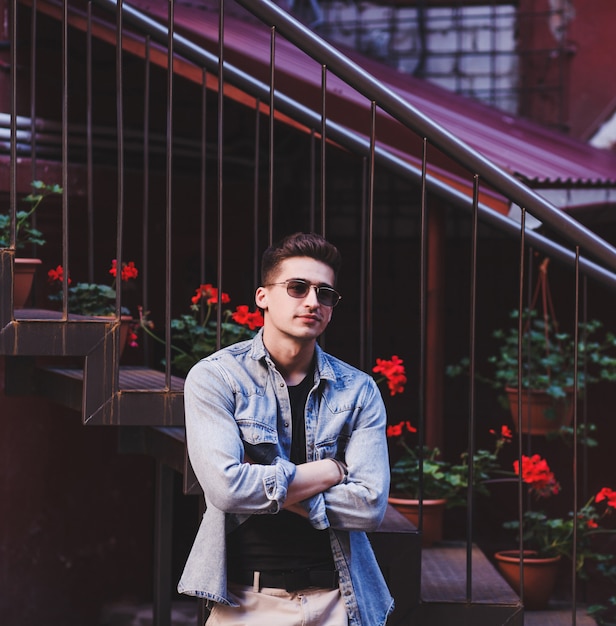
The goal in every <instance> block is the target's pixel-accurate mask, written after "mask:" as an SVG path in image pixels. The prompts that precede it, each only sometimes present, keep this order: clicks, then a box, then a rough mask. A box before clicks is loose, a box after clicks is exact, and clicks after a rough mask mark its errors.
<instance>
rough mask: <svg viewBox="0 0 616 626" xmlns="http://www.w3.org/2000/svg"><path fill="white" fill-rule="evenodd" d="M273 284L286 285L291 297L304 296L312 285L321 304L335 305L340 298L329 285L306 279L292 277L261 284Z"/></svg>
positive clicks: (270, 285)
mask: <svg viewBox="0 0 616 626" xmlns="http://www.w3.org/2000/svg"><path fill="white" fill-rule="evenodd" d="M274 285H286V287H287V293H288V294H289V295H290V296H291V297H292V298H305V297H306V296H307V295H308V292H309V291H310V287H313V288H314V290H315V291H316V293H317V300H318V302H319V304H322V305H323V306H336V305H337V304H338V302H340V300H341V299H342V296H341V295H340V294H339V293H338V292H337V291H336V290H335V289H332V288H331V287H325V286H322V285H313V284H312V283H309V282H308V281H307V280H302V279H301V278H292V279H291V280H285V281H284V282H282V283H270V284H269V285H263V286H264V287H272V286H274Z"/></svg>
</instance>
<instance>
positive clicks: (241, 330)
mask: <svg viewBox="0 0 616 626" xmlns="http://www.w3.org/2000/svg"><path fill="white" fill-rule="evenodd" d="M220 300H221V302H222V304H227V303H229V302H230V301H231V298H230V297H229V294H227V293H224V292H223V293H222V294H221V295H220ZM218 304H219V294H218V288H217V287H214V286H212V285H211V284H209V283H208V284H204V285H200V286H199V287H198V288H197V289H196V290H195V294H194V295H193V297H192V299H191V305H190V312H189V313H183V314H182V315H180V317H178V318H174V319H172V320H171V351H172V357H171V367H172V370H173V372H174V373H175V374H177V375H180V376H185V375H186V374H187V373H188V370H190V368H191V367H192V366H193V365H194V364H195V363H196V362H197V361H199V360H200V359H202V358H204V357H206V356H208V355H210V354H212V353H213V352H214V351H215V350H216V347H217V330H218V317H217V314H216V307H217V306H218ZM139 324H140V326H141V328H142V329H143V331H144V332H145V333H146V334H147V335H148V336H150V337H152V338H153V339H154V340H155V341H157V342H159V343H161V344H163V345H164V343H165V342H164V341H163V339H161V338H160V337H159V336H158V335H157V334H156V333H155V332H154V324H153V323H152V321H151V320H150V319H148V313H147V312H146V311H144V310H143V308H142V307H139ZM261 326H263V315H262V314H261V311H260V310H259V309H257V310H255V311H250V310H249V308H248V305H245V304H241V305H239V306H237V307H236V308H235V311H231V310H230V309H225V310H223V311H222V322H221V347H225V346H229V345H231V344H234V343H237V342H238V341H242V340H244V339H251V338H252V337H254V336H255V334H256V333H257V331H258V329H259V328H260V327H261Z"/></svg>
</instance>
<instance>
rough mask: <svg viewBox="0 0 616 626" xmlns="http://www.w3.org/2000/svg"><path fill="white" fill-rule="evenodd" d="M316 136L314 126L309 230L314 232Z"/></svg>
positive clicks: (311, 136)
mask: <svg viewBox="0 0 616 626" xmlns="http://www.w3.org/2000/svg"><path fill="white" fill-rule="evenodd" d="M316 152H317V149H316V137H315V132H314V128H313V129H311V130H310V181H309V182H310V186H309V193H310V232H311V233H313V232H315V215H316V193H315V189H316V180H317V166H316V158H317V156H316Z"/></svg>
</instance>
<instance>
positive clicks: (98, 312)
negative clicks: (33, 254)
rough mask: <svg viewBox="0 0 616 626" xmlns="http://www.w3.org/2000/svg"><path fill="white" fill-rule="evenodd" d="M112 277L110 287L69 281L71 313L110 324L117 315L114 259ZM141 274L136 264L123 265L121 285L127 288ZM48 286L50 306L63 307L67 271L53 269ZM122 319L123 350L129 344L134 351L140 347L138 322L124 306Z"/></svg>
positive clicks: (69, 279)
mask: <svg viewBox="0 0 616 626" xmlns="http://www.w3.org/2000/svg"><path fill="white" fill-rule="evenodd" d="M109 274H110V275H111V276H112V277H113V278H112V281H111V284H110V285H107V284H104V283H88V282H78V283H74V284H73V281H72V279H71V278H70V276H69V277H68V284H69V287H68V312H69V313H71V314H74V315H82V316H88V317H94V318H98V319H105V320H109V319H110V318H113V317H114V316H115V313H116V288H117V287H116V285H117V280H118V267H117V261H116V260H115V259H114V260H113V261H112V262H111V267H110V268H109ZM138 275H139V271H138V269H137V267H136V266H135V263H134V261H129V262H128V263H126V262H123V263H122V268H121V270H120V284H127V283H130V282H131V281H133V280H135V279H136V278H137V276H138ZM47 278H48V282H49V284H50V285H51V287H52V293H50V294H49V295H48V298H49V300H50V302H53V303H56V304H58V305H59V306H62V301H63V293H62V283H63V280H64V269H63V267H62V266H61V265H58V266H57V267H56V268H53V269H50V270H49V272H47ZM120 313H121V315H120V323H121V326H120V350H121V351H122V350H123V349H124V346H125V345H126V344H127V343H128V345H130V346H131V347H136V346H137V334H136V330H137V328H138V322H136V321H134V320H133V316H132V314H131V312H130V309H128V308H127V307H125V306H122V309H121V312H120Z"/></svg>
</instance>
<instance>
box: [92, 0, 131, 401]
mask: <svg viewBox="0 0 616 626" xmlns="http://www.w3.org/2000/svg"><path fill="white" fill-rule="evenodd" d="M122 5H123V0H118V6H117V17H116V134H117V140H116V141H117V159H118V166H117V167H118V172H117V186H118V188H117V214H116V216H117V219H116V257H115V258H116V262H117V266H116V267H117V272H116V281H115V286H116V301H115V308H116V311H115V313H116V326H117V328H116V330H117V332H116V333H115V334H114V336H113V342H114V346H115V347H114V354H115V357H116V363H119V362H120V349H119V348H120V328H119V325H120V317H121V315H122V257H123V250H122V241H123V237H124V232H123V230H124V88H123V81H124V72H123V70H122V67H123V66H122V46H123V44H124V42H123V32H122V28H123V19H122V17H123V16H122ZM90 253H91V254H92V251H91V252H90ZM113 374H114V380H115V382H114V386H113V388H114V389H118V388H119V386H120V368H119V367H115V368H114V370H113Z"/></svg>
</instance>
